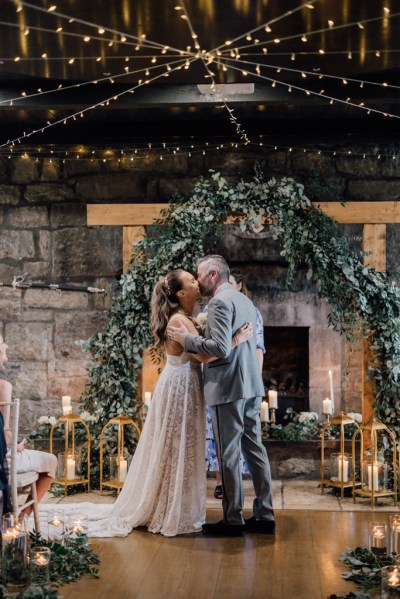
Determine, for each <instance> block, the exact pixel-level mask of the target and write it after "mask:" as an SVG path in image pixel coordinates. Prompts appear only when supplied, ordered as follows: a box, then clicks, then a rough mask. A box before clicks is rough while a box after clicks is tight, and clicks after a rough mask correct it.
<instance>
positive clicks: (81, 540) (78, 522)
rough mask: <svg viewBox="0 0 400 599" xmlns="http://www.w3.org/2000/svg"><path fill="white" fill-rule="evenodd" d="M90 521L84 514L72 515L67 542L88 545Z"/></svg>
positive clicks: (69, 519)
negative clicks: (71, 541)
mask: <svg viewBox="0 0 400 599" xmlns="http://www.w3.org/2000/svg"><path fill="white" fill-rule="evenodd" d="M88 528H89V519H88V516H86V515H84V514H74V513H72V514H70V515H69V516H68V525H67V542H68V541H70V540H73V541H75V542H76V543H77V544H78V545H82V546H83V545H87V544H88V537H87V534H88Z"/></svg>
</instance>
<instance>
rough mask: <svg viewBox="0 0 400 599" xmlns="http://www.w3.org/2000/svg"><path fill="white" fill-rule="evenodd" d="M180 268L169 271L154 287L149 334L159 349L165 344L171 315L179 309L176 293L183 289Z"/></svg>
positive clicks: (181, 270)
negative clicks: (150, 333)
mask: <svg viewBox="0 0 400 599" xmlns="http://www.w3.org/2000/svg"><path fill="white" fill-rule="evenodd" d="M183 272H185V271H184V270H183V269H182V268H177V269H176V270H171V271H170V272H169V273H168V274H166V275H165V277H163V278H162V279H160V280H159V281H158V282H157V283H156V284H155V286H154V289H153V295H152V298H151V318H150V324H151V332H152V334H153V337H154V346H155V347H156V348H157V347H161V346H163V345H164V342H165V331H166V328H167V324H168V321H169V319H170V318H171V316H172V314H174V312H176V311H177V310H178V308H179V300H178V297H177V295H176V294H177V293H178V291H180V290H181V289H182V288H183V283H182V279H181V275H182V273H183Z"/></svg>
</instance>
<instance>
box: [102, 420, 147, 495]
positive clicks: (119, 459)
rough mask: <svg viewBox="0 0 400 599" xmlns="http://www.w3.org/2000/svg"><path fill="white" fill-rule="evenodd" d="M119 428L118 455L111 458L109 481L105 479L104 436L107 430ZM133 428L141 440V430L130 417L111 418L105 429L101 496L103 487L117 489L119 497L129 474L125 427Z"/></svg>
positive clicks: (103, 430) (103, 432) (103, 431)
mask: <svg viewBox="0 0 400 599" xmlns="http://www.w3.org/2000/svg"><path fill="white" fill-rule="evenodd" d="M112 426H116V427H117V453H116V455H112V456H110V459H111V460H112V464H110V473H109V479H107V480H105V479H104V435H105V433H106V432H107V430H108V429H109V428H110V427H112ZM126 426H131V427H133V429H134V432H135V434H136V436H137V440H139V438H140V429H139V427H138V426H137V424H136V423H135V422H134V421H133V420H132V418H129V417H128V416H123V415H122V414H120V415H119V416H116V417H115V418H111V420H109V421H108V422H107V424H106V425H105V426H104V427H103V429H102V431H101V434H100V495H102V494H103V487H110V488H112V489H117V494H118V495H119V493H120V491H121V489H122V487H123V485H124V482H125V478H126V475H127V473H128V467H129V464H128V461H127V460H126V458H125V427H126Z"/></svg>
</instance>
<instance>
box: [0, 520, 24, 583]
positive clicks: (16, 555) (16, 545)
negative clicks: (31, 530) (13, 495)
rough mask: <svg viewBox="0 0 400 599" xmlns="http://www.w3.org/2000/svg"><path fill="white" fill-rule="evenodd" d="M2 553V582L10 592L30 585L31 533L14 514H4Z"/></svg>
mask: <svg viewBox="0 0 400 599" xmlns="http://www.w3.org/2000/svg"><path fill="white" fill-rule="evenodd" d="M1 555H2V584H3V586H4V587H5V588H6V591H7V593H8V594H13V593H17V592H19V591H20V590H21V589H23V588H25V587H27V586H28V585H29V580H30V570H29V534H28V531H27V529H26V527H25V522H24V521H23V522H22V523H21V522H18V519H17V518H15V517H14V515H13V514H7V515H6V516H3V520H2V547H1Z"/></svg>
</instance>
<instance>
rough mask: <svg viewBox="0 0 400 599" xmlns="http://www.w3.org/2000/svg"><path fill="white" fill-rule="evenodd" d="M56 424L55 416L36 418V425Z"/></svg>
mask: <svg viewBox="0 0 400 599" xmlns="http://www.w3.org/2000/svg"><path fill="white" fill-rule="evenodd" d="M56 422H57V418H56V417H55V416H39V418H38V423H39V424H41V425H43V424H48V425H49V426H54V425H55V423H56Z"/></svg>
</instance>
